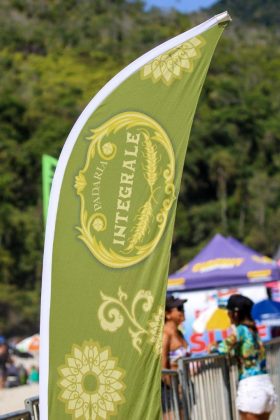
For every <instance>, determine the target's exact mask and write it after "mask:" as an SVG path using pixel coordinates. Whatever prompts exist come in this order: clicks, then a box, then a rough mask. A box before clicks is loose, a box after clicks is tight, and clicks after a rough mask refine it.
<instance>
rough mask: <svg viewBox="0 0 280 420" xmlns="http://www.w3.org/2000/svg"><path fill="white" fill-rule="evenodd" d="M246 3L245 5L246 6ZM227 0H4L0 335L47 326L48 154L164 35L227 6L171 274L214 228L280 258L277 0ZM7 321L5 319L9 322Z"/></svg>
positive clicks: (0, 8) (192, 148)
mask: <svg viewBox="0 0 280 420" xmlns="http://www.w3.org/2000/svg"><path fill="white" fill-rule="evenodd" d="M245 3H246V4H245ZM245 3H244V2H241V0H238V1H237V0H221V1H220V2H218V3H217V4H216V5H215V6H214V8H212V9H211V10H209V11H203V12H202V13H201V14H198V13H196V14H194V15H189V16H188V15H184V14H181V13H178V12H176V11H174V10H173V11H170V12H168V13H163V12H161V11H160V10H159V9H156V8H153V9H151V10H146V9H145V7H144V2H143V1H140V0H134V1H133V0H130V1H129V0H102V1H101V0H69V1H65V0H40V1H36V0H2V1H1V3H0V25H1V31H0V73H1V85H0V192H1V203H0V244H1V247H0V333H1V332H5V333H7V334H10V333H16V332H17V333H27V332H33V331H35V330H36V328H38V314H39V296H40V285H41V268H42V249H43V238H44V227H43V222H42V203H41V157H42V154H44V153H46V154H50V155H52V156H54V157H56V158H58V156H59V154H60V151H61V148H62V146H63V144H64V142H65V139H66V137H67V135H68V133H69V131H70V129H71V127H72V125H73V124H74V122H75V120H76V118H77V117H78V116H79V114H80V112H81V111H82V109H83V108H84V107H85V106H86V104H87V103H88V102H89V100H90V99H91V98H92V97H93V96H94V94H95V93H96V92H97V91H98V90H99V89H100V88H101V87H102V86H103V85H104V84H105V83H106V82H107V81H108V80H109V79H111V78H112V77H113V76H114V75H115V74H116V73H117V72H118V71H119V70H120V69H122V68H123V67H124V66H125V65H126V64H128V63H129V62H130V61H132V60H133V59H135V58H137V57H138V56H139V55H140V54H142V53H144V52H146V51H147V50H149V49H150V48H152V47H153V46H155V45H157V44H159V43H160V42H162V41H164V40H166V39H168V38H170V37H172V36H173V35H176V34H178V33H180V32H182V31H184V30H186V29H188V28H189V27H191V26H193V25H195V24H197V23H198V22H201V21H203V20H204V19H206V18H208V17H209V16H210V15H212V14H213V12H215V13H216V12H221V11H223V10H225V9H228V10H229V12H230V13H231V14H232V17H233V19H234V21H233V23H232V25H231V26H230V27H229V28H228V29H227V30H226V31H225V33H224V35H223V38H222V40H221V42H220V43H219V46H218V49H217V52H216V54H215V56H214V59H213V63H212V65H211V68H210V72H209V74H208V77H207V79H206V84H205V86H204V89H203V92H202V97H201V100H200V103H199V106H198V110H197V113H196V117H195V121H194V126H193V130H192V133H191V139H190V145H189V149H188V153H187V158H186V162H185V166H184V173H183V178H182V187H181V191H180V196H179V203H178V209H177V218H176V224H175V232H174V238H173V248H172V258H171V266H170V271H174V270H176V269H178V268H179V267H180V266H182V265H184V264H186V263H187V262H188V261H189V260H190V259H191V258H192V257H193V256H194V255H195V254H196V253H197V252H198V251H199V249H200V248H201V247H202V246H204V245H205V244H206V243H207V241H208V240H209V239H210V238H211V237H212V236H213V235H214V233H216V232H218V231H219V232H222V233H225V234H230V235H232V236H235V237H237V238H239V239H241V240H242V241H244V242H245V243H247V244H248V245H250V246H252V247H253V248H255V249H258V250H259V251H261V252H262V253H267V254H268V255H273V253H274V252H275V251H276V249H277V247H278V245H279V243H280V213H279V201H280V188H279V185H280V175H279V174H280V153H279V151H280V149H279V144H280V96H279V91H280V73H279V67H280V58H279V57H280V47H279V45H280V43H279V39H280V34H279V31H278V28H277V25H276V23H277V22H278V20H279V7H278V2H277V0H269V1H267V2H266V5H265V7H264V6H263V2H262V1H261V0H247V1H246V2H245ZM7 319H8V322H7Z"/></svg>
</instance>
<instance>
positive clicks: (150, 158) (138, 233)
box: [126, 130, 158, 251]
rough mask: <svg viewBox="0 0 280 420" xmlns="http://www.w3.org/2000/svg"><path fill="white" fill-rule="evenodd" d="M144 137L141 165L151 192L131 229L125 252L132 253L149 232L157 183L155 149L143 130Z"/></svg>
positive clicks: (148, 135)
mask: <svg viewBox="0 0 280 420" xmlns="http://www.w3.org/2000/svg"><path fill="white" fill-rule="evenodd" d="M143 135H144V142H143V145H144V152H143V153H144V157H145V160H146V164H145V165H143V169H144V177H145V179H146V181H147V182H148V185H149V187H150V190H151V195H150V197H149V199H148V200H147V201H146V203H145V204H144V205H143V206H142V207H141V209H140V211H139V214H138V215H137V217H136V220H137V223H136V226H135V227H134V229H133V235H132V237H131V238H130V240H129V243H128V247H127V248H126V251H132V250H133V249H134V248H135V246H136V245H137V244H139V243H140V242H141V241H142V240H143V238H144V237H145V235H146V233H147V231H148V230H149V224H150V220H151V218H152V217H153V207H152V200H153V187H154V185H155V183H156V181H157V178H158V176H157V163H158V157H157V148H156V146H155V145H154V144H153V143H152V141H151V139H150V134H149V133H148V132H147V131H146V130H143Z"/></svg>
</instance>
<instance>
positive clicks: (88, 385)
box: [58, 340, 126, 420]
mask: <svg viewBox="0 0 280 420" xmlns="http://www.w3.org/2000/svg"><path fill="white" fill-rule="evenodd" d="M117 363H118V359H117V358H115V357H112V356H111V349H110V348H109V347H105V348H100V346H99V344H98V343H96V342H94V341H91V340H90V341H85V342H84V343H83V344H82V346H78V345H76V344H74V345H73V347H72V352H71V353H70V354H67V355H66V357H65V364H64V365H62V366H60V367H59V368H58V373H59V376H60V379H59V381H58V386H59V387H60V388H61V392H60V394H59V399H60V400H61V401H62V402H64V403H65V406H66V410H65V411H66V412H67V413H69V414H72V418H73V419H81V420H84V419H85V420H99V419H103V420H104V419H105V420H107V419H109V418H110V416H112V415H116V414H117V411H118V410H117V409H118V405H120V404H123V403H124V402H125V398H124V395H123V391H124V389H125V388H126V386H125V384H124V382H123V381H122V379H123V377H124V376H125V371H124V370H123V369H121V368H119V367H117Z"/></svg>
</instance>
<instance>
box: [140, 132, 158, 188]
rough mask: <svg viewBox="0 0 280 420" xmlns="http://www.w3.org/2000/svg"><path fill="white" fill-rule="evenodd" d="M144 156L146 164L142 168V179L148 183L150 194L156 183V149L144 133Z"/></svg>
mask: <svg viewBox="0 0 280 420" xmlns="http://www.w3.org/2000/svg"><path fill="white" fill-rule="evenodd" d="M144 138H145V140H144V143H143V144H144V156H145V159H146V161H147V164H146V165H145V166H144V177H145V179H146V181H147V182H148V184H149V186H150V189H151V192H153V186H154V185H155V183H156V181H157V178H158V176H157V163H158V157H157V148H156V146H155V145H154V144H153V143H152V141H151V139H150V136H149V135H148V134H146V133H144Z"/></svg>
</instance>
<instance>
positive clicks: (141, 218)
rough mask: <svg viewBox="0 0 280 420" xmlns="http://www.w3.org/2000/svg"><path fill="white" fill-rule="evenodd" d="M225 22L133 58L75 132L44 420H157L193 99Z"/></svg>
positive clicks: (65, 177)
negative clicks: (167, 300)
mask: <svg viewBox="0 0 280 420" xmlns="http://www.w3.org/2000/svg"><path fill="white" fill-rule="evenodd" d="M228 20H229V17H228V15H227V13H224V14H222V15H218V16H217V17H215V18H213V19H210V20H209V21H207V22H206V23H204V24H202V25H199V26H198V27H196V28H194V29H192V30H190V31H188V32H186V33H184V34H182V35H179V36H177V37H175V38H173V39H172V40H170V41H167V42H166V43H164V44H162V45H160V46H159V47H157V48H156V49H154V50H152V51H150V52H149V53H147V54H145V55H144V56H143V57H140V58H139V59H138V60H136V61H135V62H133V63H132V64H131V65H129V66H128V67H127V68H126V69H124V70H123V71H122V72H121V73H119V74H118V75H117V76H116V77H115V78H114V79H112V80H111V81H110V82H109V83H108V84H107V85H106V86H105V87H104V88H103V89H102V90H101V91H100V92H99V93H98V94H97V96H96V97H95V98H94V99H93V100H92V101H91V102H90V104H89V105H88V106H87V108H86V109H85V110H84V112H83V113H82V114H81V116H80V117H79V119H78V121H77V123H76V124H75V126H74V127H73V129H72V131H71V133H70V135H69V137H68V139H67V141H66V144H65V146H64V148H63V151H62V154H61V157H60V159H59V162H58V165H57V170H56V172H55V176H54V181H53V187H52V192H51V197H50V205H49V212H48V220H47V227H46V242H45V253H44V270H43V289H42V307H41V355H40V357H41V359H40V418H41V420H46V419H50V420H57V419H60V420H63V419H71V418H72V419H79V418H81V419H97V420H98V419H109V418H111V417H113V418H118V419H125V418H128V419H135V420H137V419H139V420H140V419H141V420H142V419H149V420H152V419H160V418H161V389H160V379H161V360H160V356H161V344H162V343H161V342H162V327H163V322H164V304H165V296H166V287H167V275H168V265H169V256H170V247H171V240H172V233H173V225H174V219H175V208H176V199H177V197H178V194H179V189H180V182H181V175H182V170H183V165H184V158H185V153H186V148H187V143H188V137H189V133H190V129H191V125H192V120H193V116H194V112H195V109H196V105H197V101H198V98H199V94H200V91H201V88H202V85H203V82H204V79H205V77H206V74H207V70H208V67H209V64H210V61H211V58H212V55H213V53H214V50H215V47H216V44H217V42H218V40H219V38H220V36H221V34H222V32H223V29H224V26H225V24H226V23H227V22H228Z"/></svg>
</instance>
